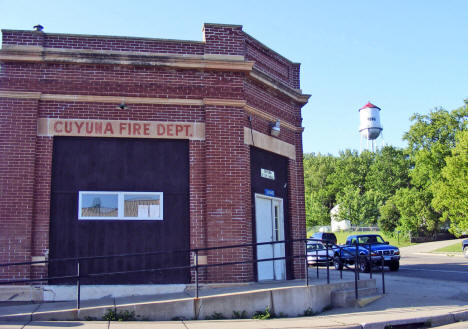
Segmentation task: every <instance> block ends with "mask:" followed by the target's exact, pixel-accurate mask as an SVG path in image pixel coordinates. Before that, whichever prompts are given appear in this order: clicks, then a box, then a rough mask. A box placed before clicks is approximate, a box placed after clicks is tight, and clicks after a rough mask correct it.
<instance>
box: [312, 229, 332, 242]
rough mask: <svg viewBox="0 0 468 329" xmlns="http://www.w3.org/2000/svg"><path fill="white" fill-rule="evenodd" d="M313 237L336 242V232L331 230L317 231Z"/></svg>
mask: <svg viewBox="0 0 468 329" xmlns="http://www.w3.org/2000/svg"><path fill="white" fill-rule="evenodd" d="M311 238H312V239H317V240H322V241H323V242H330V243H333V244H336V235H335V233H330V232H317V233H314V234H313V235H312V236H311Z"/></svg>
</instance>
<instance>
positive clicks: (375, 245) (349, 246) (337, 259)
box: [333, 234, 400, 272]
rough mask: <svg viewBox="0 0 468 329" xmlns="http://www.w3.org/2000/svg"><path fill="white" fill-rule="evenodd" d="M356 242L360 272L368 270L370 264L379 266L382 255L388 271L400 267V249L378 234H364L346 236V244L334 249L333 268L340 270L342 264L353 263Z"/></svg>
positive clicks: (354, 260)
mask: <svg viewBox="0 0 468 329" xmlns="http://www.w3.org/2000/svg"><path fill="white" fill-rule="evenodd" d="M356 244H357V251H358V252H359V256H358V257H357V259H358V268H359V270H360V271H361V272H369V270H370V268H371V266H381V264H382V256H383V260H384V266H388V267H389V268H390V271H398V269H399V268H400V250H399V249H398V248H397V247H394V246H391V245H389V243H388V242H385V241H384V239H382V237H381V236H380V235H378V234H364V235H350V236H348V238H347V239H346V244H345V245H343V246H340V247H339V248H337V249H335V253H334V256H333V260H334V261H333V263H334V266H335V269H337V270H342V269H343V266H346V267H348V266H349V265H354V263H355V262H356ZM369 252H370V253H371V255H370V256H369Z"/></svg>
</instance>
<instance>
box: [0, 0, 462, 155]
mask: <svg viewBox="0 0 468 329" xmlns="http://www.w3.org/2000/svg"><path fill="white" fill-rule="evenodd" d="M467 13H468V1H465V0H458V1H457V0H437V1H436V0H392V1H389V0H388V1H384V0H382V1H377V0H375V1H364V0H354V1H347V0H342V1H331V0H330V1H325V0H321V1H316V0H308V1H307V0H304V1H295V0H289V1H276V0H268V1H266V0H265V1H263V0H262V1H259V0H257V1H255V0H250V1H246V0H236V1H219V0H216V1H205V0H197V1H181V0H179V1H137V0H134V1H120V0H114V1H108V0H105V1H99V0H94V1H88V0H80V1H67V0H63V1H23V0H15V1H13V0H0V28H2V29H25V30H30V29H32V26H34V25H35V24H38V23H40V24H42V25H43V26H44V27H45V30H44V31H45V32H51V33H52V32H53V33H78V34H100V35H121V36H138V37H151V38H165V39H184V40H200V41H201V39H202V32H201V29H202V25H203V23H204V22H209V23H226V24H240V25H243V29H244V31H245V32H247V33H248V34H250V35H252V36H253V37H254V38H256V39H258V40H259V41H261V42H262V43H264V44H265V45H267V46H269V47H270V48H272V49H273V50H275V51H277V52H279V53H280V54H282V55H284V56H285V57H287V58H288V59H290V60H292V61H295V62H300V63H301V64H302V66H301V88H302V90H303V92H304V93H307V94H311V95H312V97H311V98H310V101H309V103H308V104H307V105H306V106H305V107H304V108H303V112H302V113H303V118H304V120H303V126H304V127H305V131H304V135H303V137H304V152H308V153H310V152H316V153H318V152H321V153H331V154H338V152H339V151H340V150H344V149H347V148H350V149H359V146H360V137H359V133H358V125H359V115H358V109H359V108H360V107H362V106H363V105H365V104H366V103H367V102H368V101H371V102H372V103H374V104H375V105H377V106H379V107H380V108H381V109H382V111H381V122H382V125H383V128H384V130H383V137H384V140H385V143H386V144H390V145H394V146H400V147H402V146H404V145H405V144H404V142H403V141H402V139H401V137H402V136H403V133H404V132H405V131H407V130H408V128H409V126H410V124H411V123H410V121H409V117H410V116H411V114H413V113H415V112H418V113H428V112H429V111H430V110H432V109H434V108H438V107H443V108H445V109H448V110H452V109H455V108H457V107H459V106H461V105H462V104H463V100H464V99H465V98H468V19H467Z"/></svg>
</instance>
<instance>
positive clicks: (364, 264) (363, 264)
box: [359, 259, 370, 273]
mask: <svg viewBox="0 0 468 329" xmlns="http://www.w3.org/2000/svg"><path fill="white" fill-rule="evenodd" d="M369 269H370V265H369V262H368V261H367V260H365V259H362V260H361V261H359V271H360V272H363V273H367V272H369Z"/></svg>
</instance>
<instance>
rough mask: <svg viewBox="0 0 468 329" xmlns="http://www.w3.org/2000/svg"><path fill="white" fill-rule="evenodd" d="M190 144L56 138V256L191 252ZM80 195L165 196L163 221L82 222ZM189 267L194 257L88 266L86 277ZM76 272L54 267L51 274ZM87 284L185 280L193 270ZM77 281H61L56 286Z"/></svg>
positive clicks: (52, 237)
mask: <svg viewBox="0 0 468 329" xmlns="http://www.w3.org/2000/svg"><path fill="white" fill-rule="evenodd" d="M188 157H189V151H188V141H180V140H151V139H121V138H116V139H114V138H77V137H55V138H54V148H53V166H52V187H51V189H52V191H51V192H52V194H51V221H50V253H49V257H50V259H52V260H53V259H58V258H65V257H82V256H100V255H109V254H122V253H138V252H152V251H167V250H186V249H188V248H189V158H188ZM80 191H126V192H162V193H163V207H162V209H163V219H162V220H148V219H145V220H135V219H132V220H125V219H115V220H109V219H105V220H100V219H97V220H96V219H94V220H83V219H81V220H79V219H78V195H79V192H80ZM184 265H189V255H188V254H186V253H177V254H169V255H157V256H137V257H119V258H112V259H107V260H99V261H98V260H94V261H84V262H82V264H81V273H82V274H89V273H101V272H114V271H125V270H140V269H145V268H159V267H174V266H184ZM75 273H76V265H75V263H73V262H69V263H51V264H50V265H49V275H50V276H58V275H68V274H75ZM83 281H84V283H88V284H110V283H186V282H189V271H188V270H174V271H158V272H140V273H132V274H121V275H112V276H105V277H93V278H88V279H85V280H83ZM59 283H72V282H71V281H64V280H60V281H59V280H55V281H54V282H50V284H59Z"/></svg>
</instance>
